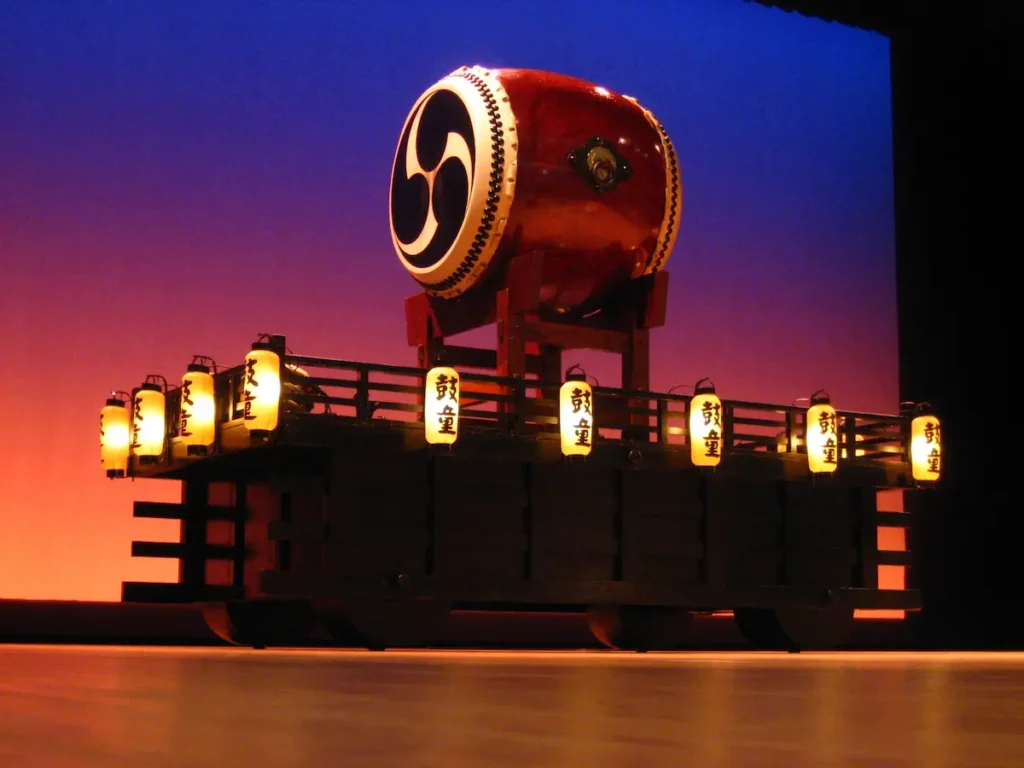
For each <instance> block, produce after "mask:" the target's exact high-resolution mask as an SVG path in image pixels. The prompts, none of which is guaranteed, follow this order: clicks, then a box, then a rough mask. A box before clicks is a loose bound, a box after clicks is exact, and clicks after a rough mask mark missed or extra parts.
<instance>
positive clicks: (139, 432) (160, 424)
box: [131, 376, 167, 464]
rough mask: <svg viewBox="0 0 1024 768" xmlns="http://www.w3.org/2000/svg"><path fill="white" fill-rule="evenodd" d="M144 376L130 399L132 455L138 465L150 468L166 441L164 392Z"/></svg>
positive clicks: (165, 401)
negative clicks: (144, 378) (147, 465)
mask: <svg viewBox="0 0 1024 768" xmlns="http://www.w3.org/2000/svg"><path fill="white" fill-rule="evenodd" d="M157 378H161V379H162V377H158V376H148V377H146V381H145V382H144V383H143V384H142V386H140V387H139V388H138V389H137V390H136V391H135V395H134V397H133V398H132V403H133V405H132V441H131V451H132V454H133V455H134V456H135V457H136V458H137V459H138V461H139V463H140V464H153V463H155V462H157V461H158V460H159V459H160V457H161V456H163V453H164V447H165V444H166V443H165V441H166V440H167V397H166V395H165V394H164V389H163V388H162V387H161V386H160V384H159V383H158V382H156V381H154V379H157Z"/></svg>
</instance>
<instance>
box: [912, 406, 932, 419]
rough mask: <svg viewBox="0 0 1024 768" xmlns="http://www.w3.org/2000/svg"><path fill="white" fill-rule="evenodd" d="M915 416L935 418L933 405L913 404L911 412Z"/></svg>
mask: <svg viewBox="0 0 1024 768" xmlns="http://www.w3.org/2000/svg"><path fill="white" fill-rule="evenodd" d="M911 412H912V413H913V414H914V416H930V417H932V418H934V417H935V409H934V408H932V404H931V403H915V404H913V410H912V411H911Z"/></svg>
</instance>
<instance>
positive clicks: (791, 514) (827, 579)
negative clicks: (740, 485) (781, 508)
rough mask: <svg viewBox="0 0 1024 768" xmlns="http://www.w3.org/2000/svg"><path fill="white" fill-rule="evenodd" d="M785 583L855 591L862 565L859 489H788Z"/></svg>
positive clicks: (790, 485)
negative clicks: (857, 570)
mask: <svg viewBox="0 0 1024 768" xmlns="http://www.w3.org/2000/svg"><path fill="white" fill-rule="evenodd" d="M784 495H785V503H786V525H785V540H786V566H785V582H786V583H787V584H789V585H790V586H797V587H809V588H822V589H826V588H829V587H849V586H852V585H853V575H854V567H855V566H856V564H857V559H858V540H857V532H858V525H859V520H858V514H857V508H856V502H857V500H858V497H859V494H858V493H857V490H856V489H852V488H843V487H840V486H833V485H827V484H825V483H820V484H814V485H811V484H806V483H786V485H785V490H784Z"/></svg>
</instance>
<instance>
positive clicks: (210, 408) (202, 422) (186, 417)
mask: <svg viewBox="0 0 1024 768" xmlns="http://www.w3.org/2000/svg"><path fill="white" fill-rule="evenodd" d="M215 416H216V406H215V395H214V382H213V376H212V375H211V374H210V368H209V367H208V366H206V365H203V364H201V363H192V364H191V365H189V367H188V371H187V372H186V373H185V375H184V376H182V377H181V407H180V409H179V411H178V429H177V435H178V437H179V438H180V439H181V442H182V444H183V445H185V446H186V454H187V455H189V456H205V455H206V454H207V453H209V452H210V448H211V447H212V446H213V441H214V437H215V436H216V425H215Z"/></svg>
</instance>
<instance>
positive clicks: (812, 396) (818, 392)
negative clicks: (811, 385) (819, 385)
mask: <svg viewBox="0 0 1024 768" xmlns="http://www.w3.org/2000/svg"><path fill="white" fill-rule="evenodd" d="M818 395H824V396H825V400H831V399H832V398H831V397H829V394H828V392H826V391H825V390H824V389H819V390H818V391H817V392H812V393H811V396H810V398H808V399H810V400H812V401H813V400H814V399H815V398H817V397H818Z"/></svg>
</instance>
